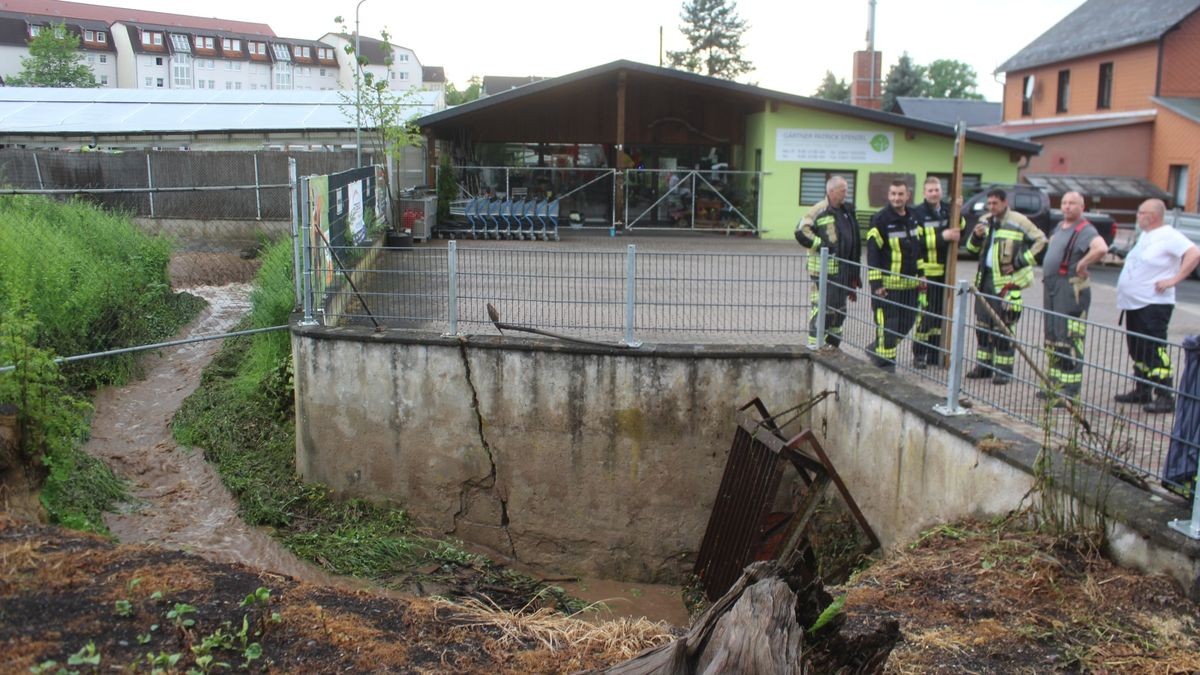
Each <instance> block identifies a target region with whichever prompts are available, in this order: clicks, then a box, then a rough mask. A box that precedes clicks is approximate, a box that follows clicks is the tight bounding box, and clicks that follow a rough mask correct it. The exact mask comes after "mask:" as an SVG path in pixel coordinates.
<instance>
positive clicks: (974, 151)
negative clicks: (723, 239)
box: [746, 105, 1017, 239]
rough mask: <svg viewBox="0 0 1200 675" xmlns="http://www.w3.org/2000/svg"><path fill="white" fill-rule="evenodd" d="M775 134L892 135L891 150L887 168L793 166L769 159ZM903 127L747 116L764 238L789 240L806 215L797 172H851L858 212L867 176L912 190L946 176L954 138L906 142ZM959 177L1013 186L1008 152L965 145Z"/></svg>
mask: <svg viewBox="0 0 1200 675" xmlns="http://www.w3.org/2000/svg"><path fill="white" fill-rule="evenodd" d="M778 129H849V130H855V131H890V132H893V134H894V136H893V138H894V140H895V148H894V150H893V161H892V164H843V163H838V162H819V163H812V162H795V161H778V160H776V159H775V132H776V130H778ZM905 131H906V130H905V128H904V127H900V126H893V125H889V124H882V123H878V122H871V121H868V120H862V119H856V118H853V117H846V116H841V115H835V114H832V113H827V112H822V111H818V110H809V109H806V108H798V107H794V106H788V105H780V106H779V108H778V111H776V112H764V113H756V114H754V115H750V116H749V117H747V119H746V147H747V152H746V158H747V166H750V164H749V163H750V162H752V161H753V158H754V150H755V149H756V148H762V155H763V167H762V168H763V170H764V171H766V172H768V174H769V175H767V176H764V177H763V190H764V191H763V198H762V202H763V217H762V219H761V220H760V222H761V223H762V227H763V228H764V229H765V230H766V231H765V232H764V233H763V235H762V236H763V238H764V239H792V238H793V234H792V233H793V231H794V230H795V228H796V223H797V222H798V221H799V220H800V218H801V217H803V215H804V213H805V212H807V211H808V206H809V205H807V204H806V205H803V206H802V205H801V204H800V169H802V168H804V169H839V170H850V171H856V172H857V180H856V189H855V194H853V195H851V199H852V200H853V201H854V203H855V205H856V206H857V207H858V210H859V212H860V213H862V212H868V213H869V212H872V211H874V210H875V208H873V207H871V206H870V205H869V204H868V200H867V190H868V185H869V183H870V175H871V173H872V172H880V171H882V172H903V173H912V174H915V175H916V180H917V185H918V189H919V187H920V185H921V183H922V182H923V181H924V180H925V176H926V174H928V173H950V172H951V171H952V170H953V164H954V139H953V138H950V137H947V136H937V135H934V134H931V133H928V132H924V131H915V132H913V133H914V134H915V137H914V138H913V139H912V140H909V139H907V138H905ZM963 172H964V173H977V174H981V180H982V181H983V183H984V184H987V183H1015V182H1017V163H1016V162H1014V161H1012V160H1011V159H1010V158H1009V151H1008V150H1005V149H1003V148H997V147H994V146H988V145H980V144H971V143H968V144H967V148H966V156H965V166H964V168H963Z"/></svg>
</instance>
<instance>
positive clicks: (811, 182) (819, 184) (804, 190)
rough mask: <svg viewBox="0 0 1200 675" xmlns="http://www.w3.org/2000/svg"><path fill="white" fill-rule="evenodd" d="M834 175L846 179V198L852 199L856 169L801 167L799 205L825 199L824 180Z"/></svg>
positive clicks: (806, 204) (808, 204) (856, 174)
mask: <svg viewBox="0 0 1200 675" xmlns="http://www.w3.org/2000/svg"><path fill="white" fill-rule="evenodd" d="M834 176H841V177H842V178H845V179H846V200H847V201H850V202H853V201H854V183H855V178H856V177H857V176H858V172H857V171H836V170H832V169H801V170H800V205H801V206H810V205H812V204H816V203H817V202H819V201H821V200H822V199H825V181H827V180H829V179H830V178H832V177H834Z"/></svg>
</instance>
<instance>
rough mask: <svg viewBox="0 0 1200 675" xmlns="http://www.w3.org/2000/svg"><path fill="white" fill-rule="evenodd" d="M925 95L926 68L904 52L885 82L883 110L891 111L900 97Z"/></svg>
mask: <svg viewBox="0 0 1200 675" xmlns="http://www.w3.org/2000/svg"><path fill="white" fill-rule="evenodd" d="M924 95H925V67H924V66H921V65H918V64H917V63H914V62H913V60H912V57H911V56H909V55H908V52H904V53H903V54H901V55H900V60H899V61H897V62H896V65H894V66H892V68H891V70H889V71H888V74H887V79H886V80H884V82H883V109H884V110H891V109H892V107H893V106H895V105H896V98H897V97H898V96H924Z"/></svg>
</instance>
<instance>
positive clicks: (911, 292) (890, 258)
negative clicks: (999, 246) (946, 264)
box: [867, 180, 925, 369]
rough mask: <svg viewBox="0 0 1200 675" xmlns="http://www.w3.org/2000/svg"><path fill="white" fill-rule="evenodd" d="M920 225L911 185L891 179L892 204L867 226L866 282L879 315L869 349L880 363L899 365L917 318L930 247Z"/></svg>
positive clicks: (892, 365) (888, 365) (876, 318)
mask: <svg viewBox="0 0 1200 675" xmlns="http://www.w3.org/2000/svg"><path fill="white" fill-rule="evenodd" d="M919 227H920V225H919V223H918V221H917V218H916V216H915V215H914V214H913V212H912V210H911V209H909V208H908V184H907V183H905V182H904V181H902V180H895V181H892V184H891V185H890V186H888V205H887V206H885V207H884V208H882V209H880V210H879V211H878V212H877V213H876V214H875V215H874V216H872V217H871V228H870V229H869V230H867V282H868V283H870V285H871V313H872V315H873V316H874V317H875V341H874V342H872V343H871V346H870V347H868V348H867V353H868V354H870V356H871V361H873V362H874V363H875V365H877V366H879V367H880V368H889V369H890V368H894V367H895V366H896V355H897V352H898V349H899V345H900V342H901V341H902V340H903V339H904V336H905V335H908V331H910V330H912V327H913V324H914V323H916V320H917V297H918V295H919V294H920V292H921V290H922V288H923V287H924V285H925V284H924V282H923V281H921V280H919V279H917V278H915V277H916V276H917V275H918V274H920V271H921V270H920V262H921V259H922V258H923V256H924V252H925V251H924V248H925V246H924V244H923V243H922V241H921V238H920V236H919V235H918V229H919ZM901 275H904V276H901Z"/></svg>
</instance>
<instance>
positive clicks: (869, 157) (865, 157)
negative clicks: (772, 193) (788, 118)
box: [775, 129, 896, 164]
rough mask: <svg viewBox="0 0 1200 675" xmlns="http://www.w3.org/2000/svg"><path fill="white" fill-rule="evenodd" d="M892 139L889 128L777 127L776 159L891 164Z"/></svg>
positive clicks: (783, 160)
mask: <svg viewBox="0 0 1200 675" xmlns="http://www.w3.org/2000/svg"><path fill="white" fill-rule="evenodd" d="M895 140H896V139H895V135H894V134H893V133H892V132H890V131H849V130H838V129H777V130H776V131H775V160H776V161H779V162H846V163H851V164H891V163H892V148H893V147H894V146H895Z"/></svg>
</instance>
